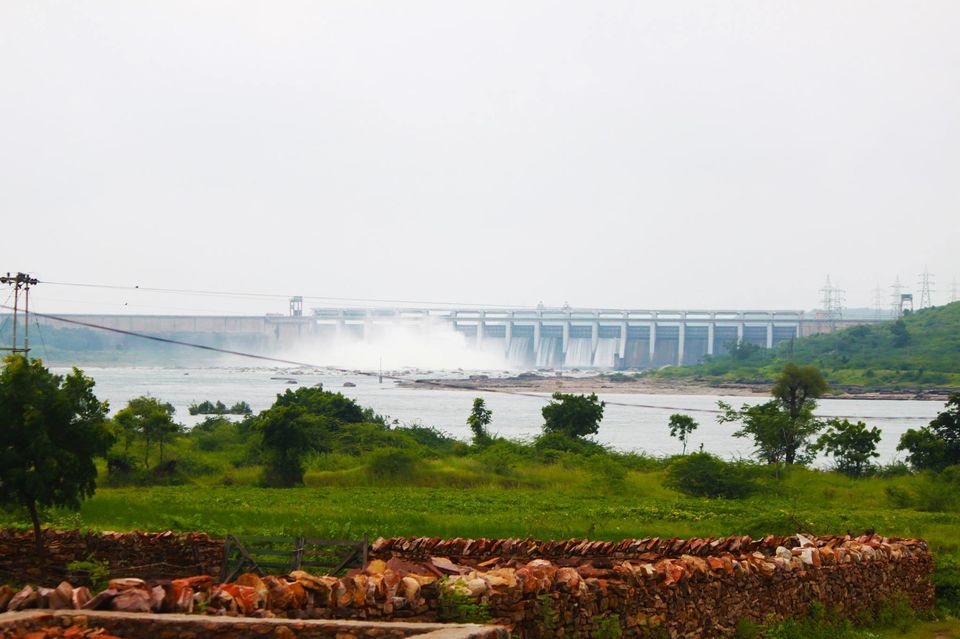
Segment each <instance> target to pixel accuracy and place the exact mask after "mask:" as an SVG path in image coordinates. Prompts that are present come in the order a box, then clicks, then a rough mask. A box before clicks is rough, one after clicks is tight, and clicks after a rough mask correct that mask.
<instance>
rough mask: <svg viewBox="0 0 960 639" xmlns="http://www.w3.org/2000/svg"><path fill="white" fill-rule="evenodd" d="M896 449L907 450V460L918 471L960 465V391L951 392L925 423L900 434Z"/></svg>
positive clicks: (937, 469)
mask: <svg viewBox="0 0 960 639" xmlns="http://www.w3.org/2000/svg"><path fill="white" fill-rule="evenodd" d="M897 450H906V451H908V453H909V454H908V455H907V461H909V462H910V465H911V466H913V467H914V468H916V469H918V470H922V469H931V470H936V471H940V470H943V469H944V468H946V467H947V466H955V465H957V464H960V393H953V394H951V395H950V397H949V398H948V399H947V403H946V406H945V407H944V410H943V411H941V412H940V413H939V414H938V415H937V416H936V417H935V418H934V419H933V421H931V422H930V424H929V425H928V426H924V427H923V428H920V429H915V428H911V429H910V430H908V431H907V432H905V433H904V434H903V435H901V437H900V443H899V444H898V445H897Z"/></svg>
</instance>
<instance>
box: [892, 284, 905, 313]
mask: <svg viewBox="0 0 960 639" xmlns="http://www.w3.org/2000/svg"><path fill="white" fill-rule="evenodd" d="M890 288H891V289H892V290H893V292H892V293H891V294H890V300H891V301H890V308H892V309H893V316H894V317H897V318H900V317H903V284H901V283H900V276H899V275H897V279H896V281H895V282H894V283H893V285H892V286H891V287H890Z"/></svg>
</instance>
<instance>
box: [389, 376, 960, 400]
mask: <svg viewBox="0 0 960 639" xmlns="http://www.w3.org/2000/svg"><path fill="white" fill-rule="evenodd" d="M398 386H400V387H402V388H418V389H433V390H474V391H492V392H498V391H499V392H511V393H543V394H548V395H549V394H551V393H556V392H561V393H607V394H611V393H615V394H631V395H735V396H743V397H766V396H769V394H770V388H771V386H772V384H771V383H769V382H744V381H740V382H727V381H716V380H707V379H703V378H689V379H668V378H662V377H646V376H640V377H635V376H633V375H624V374H612V375H611V374H601V375H589V376H573V375H559V374H553V375H550V374H547V373H522V374H520V375H516V376H514V377H488V376H485V375H471V376H470V377H467V378H463V379H456V378H454V379H449V378H447V379H420V380H416V381H404V382H400V383H399V384H398ZM958 391H960V389H956V388H932V389H899V388H874V389H866V388H862V387H857V386H836V387H834V388H832V393H831V395H830V397H832V398H835V399H919V400H931V401H946V399H947V398H948V396H949V395H950V393H951V392H958Z"/></svg>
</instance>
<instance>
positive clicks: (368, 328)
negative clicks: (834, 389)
mask: <svg viewBox="0 0 960 639" xmlns="http://www.w3.org/2000/svg"><path fill="white" fill-rule="evenodd" d="M295 299H296V298H295ZM290 308H291V311H290V314H289V315H280V314H274V315H262V316H253V315H251V316H214V315H196V316H187V315H73V314H71V315H60V316H58V317H61V318H63V319H62V320H57V319H56V318H55V317H54V316H37V315H34V316H33V318H35V321H37V322H39V323H40V324H42V325H44V327H45V328H46V329H49V330H50V331H51V333H50V335H49V339H50V340H51V341H56V340H57V335H56V333H60V334H62V335H69V336H70V340H71V342H70V343H71V344H77V343H92V341H91V340H93V338H96V341H97V343H98V344H99V347H100V348H118V349H122V348H125V347H127V346H130V345H132V343H133V342H134V341H135V340H136V339H137V338H135V337H133V336H125V335H116V334H110V333H104V332H102V331H95V330H94V329H92V328H84V329H80V331H81V332H83V331H86V332H87V333H95V334H91V335H90V336H89V338H84V339H80V337H82V335H80V334H78V333H77V330H78V329H76V328H75V327H72V326H70V325H69V324H68V323H66V322H65V321H64V320H66V321H72V322H80V323H85V324H87V325H90V326H94V325H95V326H99V327H106V328H109V329H113V330H115V331H129V332H131V333H144V334H149V335H153V336H159V337H165V338H170V339H177V340H182V341H190V342H194V343H198V344H206V345H210V346H216V347H219V348H234V349H237V350H249V352H255V353H262V354H267V353H278V352H282V351H290V350H291V349H296V348H299V347H303V346H311V347H314V348H318V349H323V348H327V347H332V346H338V347H339V348H341V349H343V348H347V349H349V348H351V346H350V345H351V344H354V345H357V344H363V343H371V342H375V341H376V340H377V339H378V338H386V337H385V336H387V337H388V336H389V335H390V334H396V333H397V331H402V332H404V334H406V335H410V334H415V335H417V336H418V338H419V340H420V343H432V342H433V341H436V343H441V340H440V338H441V337H443V338H445V341H443V342H442V343H444V344H450V343H451V342H450V340H449V338H450V337H451V336H454V337H455V338H456V344H457V347H458V348H466V349H468V350H470V351H474V350H475V351H478V352H482V353H484V354H489V355H494V356H496V360H497V361H501V362H503V364H504V365H506V366H510V367H514V368H523V369H531V368H553V369H556V368H567V369H573V368H596V369H610V370H624V369H649V368H659V367H662V366H678V365H688V364H696V363H698V362H700V361H702V360H703V359H704V358H705V357H707V356H710V355H720V354H723V353H726V352H728V351H729V350H730V349H731V348H734V347H735V346H736V345H737V344H749V345H752V346H755V347H758V348H775V347H776V346H777V345H778V344H781V343H783V342H787V341H790V340H793V339H796V338H798V337H802V336H807V335H813V334H816V333H824V332H830V331H833V330H837V329H840V328H846V327H849V326H854V325H856V324H864V323H871V320H852V319H840V318H836V317H825V316H823V315H822V314H820V313H817V312H813V313H810V314H808V313H806V312H804V311H791V310H696V311H690V310H622V309H618V310H608V309H590V308H571V307H568V306H564V307H559V308H546V307H537V308H487V309H482V308H469V309H450V308H387V307H383V308H361V307H357V308H343V307H325V308H314V309H312V310H311V311H310V312H307V313H305V312H304V311H303V309H302V303H301V304H295V303H293V302H291V307H290Z"/></svg>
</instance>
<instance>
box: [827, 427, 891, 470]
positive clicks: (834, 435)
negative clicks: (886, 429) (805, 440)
mask: <svg viewBox="0 0 960 639" xmlns="http://www.w3.org/2000/svg"><path fill="white" fill-rule="evenodd" d="M826 426H827V429H826V431H824V432H823V434H821V435H820V437H819V438H818V439H817V442H816V443H815V444H814V445H813V446H811V447H810V451H811V452H813V453H819V452H821V451H822V452H824V453H826V454H827V455H830V456H831V457H833V460H834V464H835V465H836V468H837V470H839V471H840V472H841V473H843V474H845V475H850V476H851V477H860V476H862V475H863V474H864V473H865V472H866V471H868V470H869V469H870V467H871V465H872V464H871V463H870V460H872V459H874V458H876V457H879V456H880V455H879V453H877V444H879V443H880V429H879V428H876V427H874V428H867V425H866V424H864V423H863V422H856V423H851V422H850V421H849V420H846V419H831V420H829V421H827V423H826Z"/></svg>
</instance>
